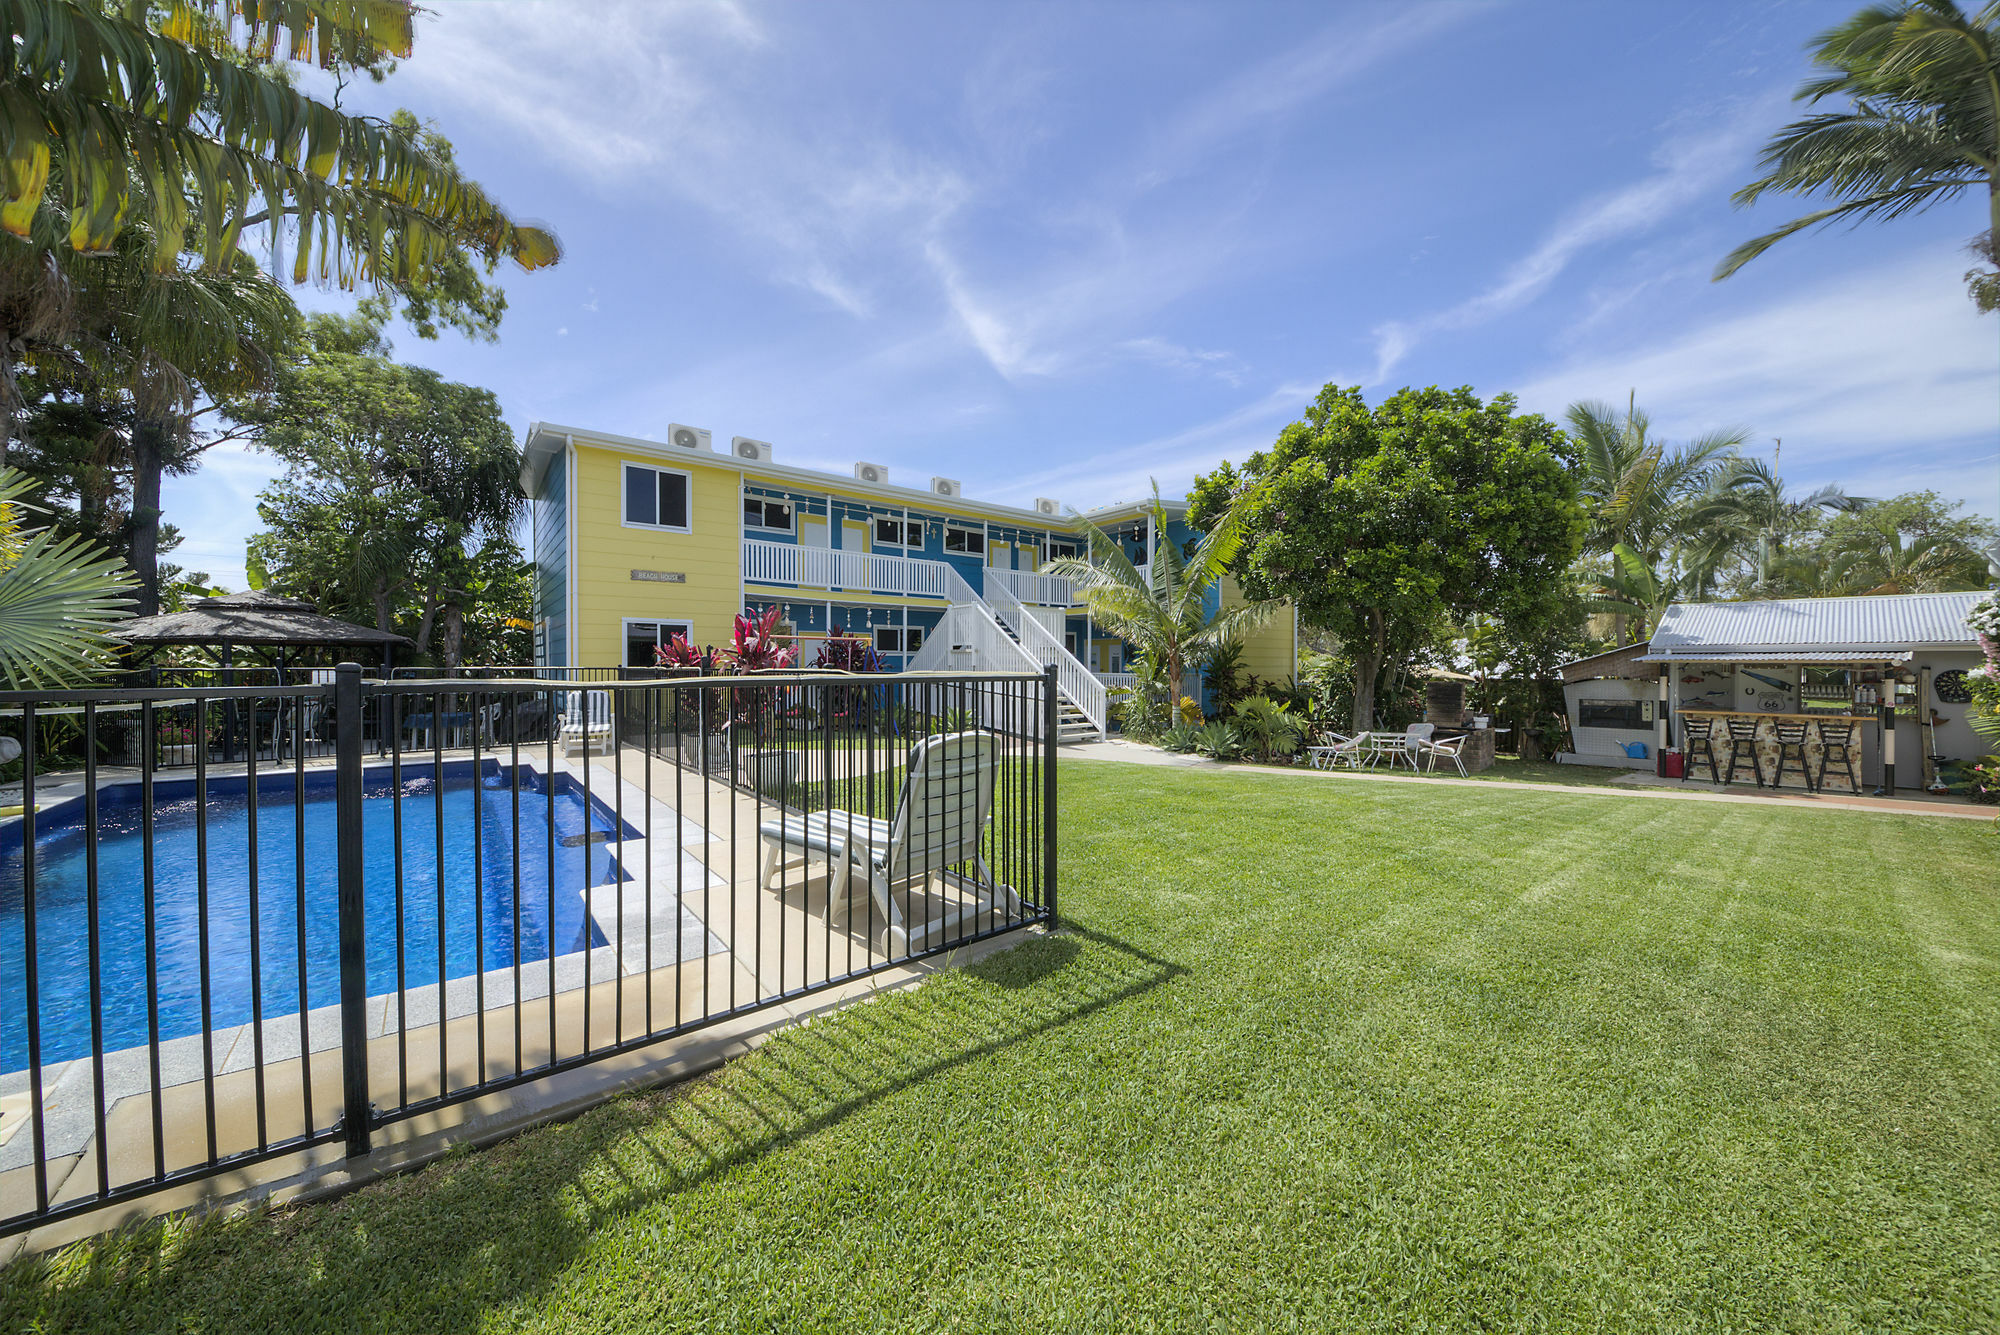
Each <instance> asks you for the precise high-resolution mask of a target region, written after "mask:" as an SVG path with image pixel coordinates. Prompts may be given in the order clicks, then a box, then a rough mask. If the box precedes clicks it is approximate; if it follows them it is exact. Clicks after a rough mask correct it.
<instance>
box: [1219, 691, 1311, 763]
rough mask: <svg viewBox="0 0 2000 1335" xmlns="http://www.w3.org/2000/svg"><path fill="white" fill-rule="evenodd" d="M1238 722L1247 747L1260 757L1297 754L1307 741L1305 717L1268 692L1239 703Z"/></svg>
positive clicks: (1262, 758)
mask: <svg viewBox="0 0 2000 1335" xmlns="http://www.w3.org/2000/svg"><path fill="white" fill-rule="evenodd" d="M1236 726H1237V728H1238V729H1240V731H1241V733H1242V737H1243V741H1244V746H1245V749H1246V750H1248V751H1250V752H1251V753H1252V754H1254V755H1255V756H1256V757H1257V758H1258V759H1260V760H1272V759H1276V758H1278V757H1280V756H1289V755H1295V754H1297V752H1298V749H1299V746H1300V745H1301V744H1302V743H1303V742H1304V741H1305V735H1306V723H1305V720H1304V719H1302V718H1300V717H1299V716H1298V715H1296V714H1294V713H1292V712H1291V711H1290V710H1289V709H1287V708H1286V707H1285V706H1284V705H1282V704H1279V703H1278V702H1277V701H1276V700H1273V699H1272V698H1271V697H1270V696H1268V695H1253V696H1251V697H1250V698H1249V699H1248V700H1245V701H1243V702H1242V703H1241V704H1239V705H1237V706H1236Z"/></svg>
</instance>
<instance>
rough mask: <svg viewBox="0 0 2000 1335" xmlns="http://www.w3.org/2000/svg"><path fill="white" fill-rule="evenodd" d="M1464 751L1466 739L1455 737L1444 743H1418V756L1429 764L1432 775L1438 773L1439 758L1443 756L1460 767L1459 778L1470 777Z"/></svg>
mask: <svg viewBox="0 0 2000 1335" xmlns="http://www.w3.org/2000/svg"><path fill="white" fill-rule="evenodd" d="M1464 750H1465V738H1464V737H1453V738H1450V739H1448V740H1446V741H1442V742H1431V741H1420V742H1418V743H1417V751H1418V754H1420V755H1422V756H1423V757H1424V758H1425V760H1426V761H1428V762H1429V767H1430V771H1431V773H1433V774H1435V773H1437V767H1438V758H1439V757H1440V756H1442V757H1443V758H1444V759H1446V760H1449V761H1450V762H1451V763H1452V764H1453V765H1455V766H1457V767H1458V777H1459V778H1461V779H1464V778H1468V777H1470V776H1469V775H1467V774H1466V772H1465V757H1464V755H1463V754H1461V753H1462V752H1463V751H1464Z"/></svg>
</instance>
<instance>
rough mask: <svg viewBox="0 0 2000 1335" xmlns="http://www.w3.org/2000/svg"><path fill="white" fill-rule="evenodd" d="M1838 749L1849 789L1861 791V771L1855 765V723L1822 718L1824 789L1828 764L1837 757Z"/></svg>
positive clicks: (1822, 773) (1822, 787) (1820, 732)
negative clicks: (1836, 721) (1835, 753)
mask: <svg viewBox="0 0 2000 1335" xmlns="http://www.w3.org/2000/svg"><path fill="white" fill-rule="evenodd" d="M1836 750H1837V751H1839V752H1840V755H1839V757H1838V759H1839V762H1840V766H1841V768H1843V769H1845V770H1846V771H1847V790H1848V791H1849V792H1852V793H1858V792H1860V791H1861V773H1860V771H1859V770H1857V769H1855V767H1854V762H1855V755H1854V725H1853V724H1852V723H1834V722H1830V721H1828V720H1825V719H1822V720H1821V721H1820V724H1819V787H1820V789H1821V790H1822V791H1824V790H1825V788H1826V764H1827V762H1828V761H1829V760H1833V759H1835V758H1836V757H1835V756H1834V754H1833V753H1834V752H1835V751H1836Z"/></svg>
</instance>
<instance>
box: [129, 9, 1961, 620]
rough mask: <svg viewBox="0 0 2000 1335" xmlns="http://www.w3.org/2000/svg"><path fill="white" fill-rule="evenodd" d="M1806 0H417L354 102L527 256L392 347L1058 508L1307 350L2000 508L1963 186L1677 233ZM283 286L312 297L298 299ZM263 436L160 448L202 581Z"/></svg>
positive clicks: (1294, 397) (1260, 428)
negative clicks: (240, 446)
mask: <svg viewBox="0 0 2000 1335" xmlns="http://www.w3.org/2000/svg"><path fill="white" fill-rule="evenodd" d="M1855 7H1856V0H1837V2H1836V3H1830V4H1829V3H1807V2H1806V0H1796V2H1794V3H1772V4H1764V5H1756V4H1751V3H1747V2H1746V0H1729V2H1727V3H1694V2H1692V0H1675V2H1674V3H1671V4H1669V3H1664V2H1663V3H1615V2H1613V0H1603V2H1602V3H1526V2H1523V3H1512V4H1508V3H1473V2H1468V3H1441V4H1432V5H1423V4H1415V5H1386V6H1385V5H1380V4H1370V5H1351V6H1349V5H1329V4H1312V5H1297V6H1291V5H1256V4H1240V3H1231V4H1213V5H1205V6H1190V7H1174V6H1167V5H1155V4H1144V5H1142V4H1137V3H1116V4H1113V3H1105V4H1096V5H1084V6H1078V5H1071V4H1054V5H1031V4H1001V3H989V4H979V5H935V4H918V3H907V4H863V3H815V4H789V5H768V6H767V5H759V4H747V5H731V4H703V3H679V4H666V3H633V4H610V3H605V4H598V3H583V2H581V0H575V2H572V3H561V4H553V5H542V4H530V3H525V2H510V3H497V2H493V0H488V2H485V3H473V2H470V0H437V3H436V4H435V5H434V8H435V9H436V10H437V11H438V12H436V13H434V14H432V15H430V16H428V17H427V18H426V19H425V20H424V22H423V25H422V27H421V28H420V30H419V36H418V44H417V50H416V54H415V56H414V58H413V59H411V60H409V61H407V62H405V63H404V64H403V66H402V67H401V68H400V69H399V70H398V71H397V72H396V74H395V75H394V76H393V77H392V78H391V79H390V80H389V81H388V82H387V83H386V84H384V85H382V86H380V87H365V86H364V87H360V88H355V89H350V91H349V93H348V98H349V105H350V106H360V107H363V108H367V109H372V110H378V111H382V112H385V113H386V112H387V111H389V110H391V109H393V108H394V107H396V106H408V107H409V108H411V109H412V110H414V111H415V112H416V113H417V114H418V115H420V116H422V117H425V118H427V119H430V120H433V121H435V122H436V123H437V124H438V126H439V127H440V128H441V129H443V130H444V131H445V132H446V133H447V134H448V135H449V136H450V137H451V138H452V140H453V141H454V143H455V144H456V145H457V148H458V152H459V156H460V158H461V160H462V162H463V163H464V164H465V165H466V167H467V168H468V169H469V170H470V171H471V172H472V174H473V175H474V176H476V177H477V178H478V179H479V180H481V181H482V182H483V183H484V184H485V185H486V186H487V187H488V188H489V189H490V190H491V191H492V192H493V193H494V194H495V195H496V196H497V197H498V198H500V199H501V200H503V201H504V202H505V203H506V204H507V205H508V206H509V207H510V208H511V209H513V210H514V212H515V213H516V214H517V215H519V216H522V217H526V218H533V219H535V220H537V221H541V222H543V223H546V224H547V225H550V226H552V227H553V228H554V229H555V230H556V231H557V232H558V233H559V235H560V236H561V237H562V239H563V243H564V245H565V247H566V248H567V256H566V258H565V260H564V261H563V263H562V264H561V265H560V266H559V267H558V268H556V269H554V270H550V271H545V272H543V273H539V274H533V275H526V274H519V273H514V274H509V275H503V277H504V281H505V283H506V286H507V289H508V295H509V299H510V302H511V309H510V312H509V314H508V317H507V321H506V325H505V327H504V329H503V331H502V337H501V340H500V342H499V343H498V344H497V345H490V346H488V345H475V344H468V343H466V342H464V341H462V340H445V341H440V342H437V343H425V342H422V341H420V340H418V339H416V338H414V337H412V336H410V335H409V334H408V333H407V331H399V332H397V333H396V334H395V337H394V341H395V344H396V351H397V354H398V355H399V356H400V357H402V358H404V359H406V360H409V361H414V362H421V363H423V364H426V365H429V366H432V367H435V368H437V369H438V370H440V371H442V372H443V373H445V374H446V375H448V376H451V377H452V378H455V379H459V380H464V381H468V382H471V383H474V384H480V385H485V386H488V387H490V388H492V389H493V390H495V391H496V392H497V393H498V394H499V396H500V400H501V403H502V404H503V406H504V408H505V410H506V412H507V415H508V419H509V421H510V422H511V423H512V424H513V425H514V426H515V427H516V428H517V429H520V428H524V427H525V426H526V424H527V423H528V422H529V421H531V420H535V419H542V420H548V421H557V422H565V423H571V424H577V425H586V426H592V427H599V428H603V429H606V430H610V431H617V432H623V433H626V434H631V435H638V436H649V437H655V438H664V436H665V435H666V431H667V425H668V423H669V422H681V423H687V424H690V425H694V426H703V427H708V428H710V429H711V430H713V431H714V433H715V437H716V440H717V441H718V443H721V442H724V441H726V440H727V438H728V437H730V436H732V435H746V436H753V437H756V438H759V439H763V440H769V441H771V442H773V443H774V444H775V446H776V449H777V457H778V458H779V459H780V460H781V461H784V462H787V463H792V464H798V465H801V466H805V467H819V468H827V469H832V470H837V471H846V470H847V469H848V468H849V467H850V466H851V465H852V464H853V463H854V462H855V461H856V460H863V459H865V460H870V461H874V462H880V463H885V464H887V465H889V467H890V469H891V479H892V480H893V481H899V482H902V481H906V482H909V483H911V484H913V485H917V486H922V485H924V484H925V481H926V480H927V479H928V478H929V477H930V476H931V475H933V474H943V475H946V476H951V477H958V478H961V479H963V480H964V482H965V484H966V492H967V494H968V495H974V496H979V497H984V498H988V499H993V500H998V501H1005V502H1016V503H1024V504H1025V503H1027V502H1028V501H1029V500H1030V498H1032V497H1034V496H1053V497H1056V498H1057V499H1059V500H1061V501H1062V502H1063V503H1064V504H1066V505H1074V506H1077V507H1079V508H1087V507H1089V506H1092V505H1097V504H1103V503H1107V502H1110V501H1113V500H1117V499H1122V498H1126V497H1131V496H1135V495H1138V494H1140V493H1141V492H1142V491H1143V490H1144V489H1145V487H1146V484H1147V479H1148V478H1149V477H1157V478H1158V479H1159V481H1160V483H1161V485H1162V487H1163V488H1165V489H1167V490H1168V491H1169V492H1173V491H1178V490H1180V489H1183V488H1185V486H1186V485H1187V483H1188V481H1189V480H1190V478H1191V477H1192V476H1193V475H1194V474H1195V473H1196V472H1197V471H1200V470H1203V469H1206V468H1208V467H1210V466H1212V465H1213V464H1214V463H1215V462H1216V461H1217V460H1219V459H1223V458H1233V459H1241V458H1242V457H1243V456H1245V455H1246V454H1248V453H1249V452H1250V451H1251V450H1253V449H1256V448H1258V447H1260V446H1262V445H1265V444H1268V443H1269V442H1270V441H1271V440H1272V439H1273V438H1274V437H1275V435H1276V434H1277V432H1278V431H1279V430H1280V429H1281V428H1282V427H1283V426H1284V425H1285V424H1286V423H1287V422H1289V421H1292V420H1294V419H1295V418H1297V417H1298V416H1299V415H1300V413H1301V411H1302V410H1303V408H1304V407H1305V405H1306V404H1307V403H1308V402H1309V401H1310V400H1311V398H1312V396H1313V395H1314V393H1316V392H1317V390H1318V388H1319V386H1321V385H1322V384H1324V383H1326V382H1328V381H1338V382H1341V383H1344V384H1360V385H1362V386H1364V387H1365V389H1366V392H1367V393H1368V395H1369V397H1370V398H1371V399H1372V398H1377V397H1380V396H1381V395H1383V394H1386V393H1390V392H1393V391H1394V390H1396V389H1397V388H1399V387H1401V386H1403V385H1405V384H1418V385H1422V384H1430V383H1433V382H1437V383H1443V384H1447V385H1459V384H1469V385H1472V386H1473V387H1474V388H1475V389H1477V390H1478V391H1480V392H1481V393H1483V394H1497V393H1500V392H1502V391H1511V392H1513V393H1515V394H1516V395H1518V396H1519V398H1520V399H1521V402H1522V404H1523V406H1524V407H1526V408H1529V409H1532V410H1536V411H1540V412H1544V413H1547V414H1549V415H1551V416H1552V417H1559V415H1560V414H1561V412H1562V410H1563V409H1564V408H1565V407H1566V406H1567V405H1568V404H1569V403H1570V402H1572V401H1573V400H1575V399H1578V398H1597V399H1605V400H1614V401H1617V402H1619V403H1622V402H1623V401H1624V398H1625V396H1626V394H1627V392H1628V391H1630V390H1633V389H1636V390H1637V391H1638V394H1639V401H1640V403H1641V404H1642V405H1643V406H1645V407H1647V408H1648V409H1649V410H1650V411H1651V412H1652V413H1653V415H1654V417H1655V420H1656V422H1657V423H1658V425H1659V426H1660V427H1661V428H1663V429H1664V430H1665V431H1666V433H1667V434H1669V435H1670V436H1683V435H1688V434H1693V433H1696V432H1699V431H1703V430H1706V429H1709V428H1712V427H1721V426H1740V427H1742V428H1744V429H1746V430H1748V431H1750V432H1751V433H1752V448H1753V449H1755V450H1758V451H1760V452H1766V453H1768V452H1769V451H1770V449H1771V448H1772V444H1773V441H1774V439H1776V438H1782V440H1783V442H1784V444H1783V450H1782V455H1781V458H1780V465H1781V469H1782V471H1783V473H1784V475H1785V477H1786V478H1787V479H1788V480H1789V481H1791V482H1792V483H1793V484H1794V485H1796V486H1799V487H1812V486H1816V485H1818V484H1820V483H1822V482H1828V481H1838V482H1842V483H1845V484H1846V485H1847V486H1848V487H1849V488H1850V489H1852V490H1855V491H1857V492H1859V493H1862V494H1876V495H1881V494H1890V493H1894V492H1897V491H1903V490H1908V489H1912V488H1919V487H1929V488H1935V489H1936V490H1938V491H1940V492H1942V493H1944V494H1946V495H1947V496H1950V497H1953V498H1956V499H1962V500H1964V501H1966V502H1967V503H1968V505H1969V506H1970V507H1971V508H1973V509H1976V510H1978V511H1979V512H1981V513H1984V514H1986V515H1989V516H1991V515H1993V514H1994V512H1995V509H1996V499H2000V446H1996V425H2000V321H1996V320H1995V319H1994V318H1993V317H1986V318H1984V319H1983V320H1982V319H1981V318H1979V317H1977V316H1975V315H1974V313H1973V311H1972V308H1971V305H1970V303H1969V302H1968V301H1967V300H1966V298H1965V296H1964V294H1963V287H1962V285H1961V282H1960V275H1961V274H1962V273H1963V271H1964V270H1965V269H1966V268H1967V267H1969V264H1970V260H1969V259H1968V257H1967V256H1965V255H1964V254H1963V252H1962V246H1963V244H1964V242H1965V239H1966V238H1967V237H1969V236H1970V235H1971V234H1972V233H1973V232H1974V231H1975V230H1977V229H1978V227H1979V226H1980V225H1981V223H1982V213H1983V210H1982V208H1981V205H1980V203H1979V201H1977V200H1975V199H1971V198H1968V199H1965V200H1961V201H1959V202H1957V203H1955V204H1952V205H1949V206H1946V207H1943V208H1940V209H1937V210H1934V211H1933V212H1932V213H1930V214H1928V215H1925V216H1922V217H1919V218H1914V219H1906V220H1903V221H1901V222H1897V223H1893V224H1889V225H1886V226H1870V227H1866V228H1863V229H1861V230H1858V231H1839V232H1833V233H1825V234H1815V235H1811V236H1808V237H1804V238H1801V239H1796V240H1794V241H1792V242H1789V243H1787V244H1784V245H1781V246H1779V247H1778V248H1776V249H1775V250H1773V251H1772V252H1770V253H1769V254H1768V255H1766V256H1765V257H1764V258H1762V259H1760V260H1758V261H1756V262H1755V263H1753V264H1752V265H1750V266H1749V267H1748V268H1746V269H1745V270H1744V271H1743V272H1742V273H1740V274H1738V275H1737V276H1736V277H1735V278H1733V279H1731V280H1729V281H1728V282H1725V283H1720V284H1717V283H1711V282H1710V281H1709V274H1710V272H1711V270H1712V269H1713V267H1714V264H1715V262H1716V260H1717V259H1719V258H1720V257H1721V256H1722V255H1723V254H1724V253H1726V252H1727V251H1728V250H1729V249H1730V248H1731V247H1732V246H1733V245H1735V244H1736V243H1737V242H1738V241H1740V240H1743V239H1745V238H1747V237H1749V236H1752V235H1755V234H1756V233H1757V232H1758V231H1762V230H1768V228H1769V227H1770V226H1773V225H1775V224H1776V223H1779V222H1782V221H1784V220H1785V219H1787V218H1789V217H1791V216H1794V214H1795V213H1798V212H1803V211H1804V209H1803V208H1802V207H1795V206H1794V204H1793V203H1792V202H1790V201H1782V200H1780V201H1775V202H1772V203H1770V204H1767V205H1763V206H1760V207H1759V208H1758V209H1757V210H1755V211H1753V212H1748V213H1746V212H1741V211H1738V210H1736V209H1734V208H1732V206H1731V205H1730V203H1729V195H1730V193H1731V191H1733V190H1734V189H1735V188H1736V187H1737V186H1738V185H1740V184H1742V183H1743V182H1744V181H1745V180H1748V179H1749V178H1750V176H1751V175H1752V174H1753V171H1754V165H1755V158H1756V153H1757V149H1758V147H1759V145H1760V144H1761V143H1762V142H1763V141H1764V139H1765V138H1766V137H1767V136H1768V135H1769V133H1770V132H1771V131H1772V130H1774V129H1775V128H1777V127H1778V126H1779V125H1781V124H1782V123H1783V122H1784V121H1785V120H1786V119H1789V118H1790V116H1791V115H1793V114H1794V108H1793V104H1792V103H1791V102H1790V94H1791V92H1792V91H1793V89H1794V88H1795V87H1796V86H1797V85H1798V83H1799V82H1800V80H1801V79H1802V77H1803V76H1804V74H1805V72H1806V64H1805V58H1804V55H1803V53H1802V49H1801V48H1802V46H1803V44H1804V43H1805V42H1806V41H1807V39H1808V38H1810V37H1811V36H1812V35H1813V34H1814V33H1816V32H1819V31H1821V30H1822V29H1824V28H1826V27H1828V26H1830V25H1831V24H1833V23H1835V22H1837V21H1838V20H1840V19H1841V18H1843V17H1845V16H1846V15H1847V14H1848V13H1850V12H1852V10H1853V9H1854V8H1855ZM307 300H308V302H309V303H310V304H315V305H334V304H338V302H339V298H338V296H337V294H327V293H319V292H311V291H309V292H308V293H307ZM274 471H275V470H274V469H273V467H272V465H271V463H270V461H269V460H268V459H267V458H265V457H263V456H260V455H256V454H252V453H245V452H243V451H240V450H234V449H229V448H224V449H222V450H218V451H217V452H216V453H215V454H214V455H212V456H211V458H210V461H209V463H208V464H207V466H206V467H204V468H203V470H202V471H201V472H200V473H199V474H197V475H196V476H194V477H193V478H190V479H175V480H170V482H169V484H168V489H167V495H166V499H165V504H166V509H167V517H168V518H169V519H170V520H172V521H174V522H177V523H179V524H180V525H181V526H182V527H183V529H184V530H186V531H187V532H188V534H189V537H188V540H187V542H186V545H185V546H184V547H183V549H182V551H181V553H180V555H179V557H178V558H177V559H179V560H181V561H182V562H183V563H184V564H188V565H191V566H193V567H195V568H201V569H207V570H209V571H210V572H211V573H212V574H213V575H214V576H215V577H216V578H218V579H219V580H221V581H222V582H224V583H227V584H230V585H231V586H233V587H240V585H241V582H242V551H243V539H244V537H245V536H246V535H247V534H248V533H249V532H250V531H251V530H252V529H253V528H254V527H255V515H254V511H253V509H252V505H253V502H254V497H255V494H256V492H257V490H258V489H259V488H260V487H261V486H262V485H263V484H264V482H265V481H266V480H267V479H268V478H269V477H270V476H272V474H273V473H274Z"/></svg>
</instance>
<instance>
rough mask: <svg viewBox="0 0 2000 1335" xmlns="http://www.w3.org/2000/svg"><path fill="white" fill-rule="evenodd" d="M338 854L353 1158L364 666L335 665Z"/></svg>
mask: <svg viewBox="0 0 2000 1335" xmlns="http://www.w3.org/2000/svg"><path fill="white" fill-rule="evenodd" d="M333 717H334V734H333V735H334V784H333V798H334V816H335V823H334V854H335V859H336V866H337V868H338V876H339V899H338V908H337V915H338V918H339V922H340V1060H341V1089H342V1091H343V1093H344V1095H345V1099H344V1104H343V1108H342V1111H341V1126H342V1128H343V1129H344V1130H345V1131H346V1133H347V1151H346V1153H347V1157H348V1158H350V1159H353V1158H359V1157H360V1156H362V1155H365V1154H367V1153H368V1148H369V1137H368V1130H369V1128H368V1122H369V1118H370V1115H371V1113H372V1109H373V1105H372V1104H371V1103H370V1102H369V1100H368V934H367V920H366V902H365V896H364V886H363V884H362V874H361V873H362V857H363V851H362V843H361V747H362V741H361V665H360V664H359V663H342V664H341V665H340V666H338V667H336V668H335V669H334V670H333Z"/></svg>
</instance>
